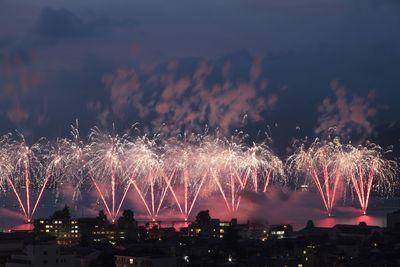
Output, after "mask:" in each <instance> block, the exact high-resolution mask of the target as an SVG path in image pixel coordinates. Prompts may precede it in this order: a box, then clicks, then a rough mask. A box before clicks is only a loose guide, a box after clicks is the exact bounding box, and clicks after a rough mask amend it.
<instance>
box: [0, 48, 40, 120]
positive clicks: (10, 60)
mask: <svg viewBox="0 0 400 267" xmlns="http://www.w3.org/2000/svg"><path fill="white" fill-rule="evenodd" d="M32 57H33V56H32V55H31V57H29V59H24V58H23V57H22V56H21V55H19V54H18V53H13V52H9V51H8V50H3V53H2V54H1V58H2V59H3V60H2V61H3V62H2V64H1V65H0V89H1V90H0V103H1V104H2V109H1V115H3V116H4V115H5V116H6V117H7V118H8V119H9V121H11V122H13V123H15V124H20V123H24V122H26V121H28V119H30V117H31V114H30V113H31V112H30V111H29V110H28V109H27V107H25V106H24V105H23V103H24V100H25V99H26V98H27V97H29V96H31V95H32V94H33V93H34V92H35V91H36V89H37V88H38V86H39V84H40V82H41V75H40V74H39V73H38V72H36V71H35V68H34V67H33V65H32V63H31V62H30V60H31V58H32Z"/></svg>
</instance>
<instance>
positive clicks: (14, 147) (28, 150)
mask: <svg viewBox="0 0 400 267" xmlns="http://www.w3.org/2000/svg"><path fill="white" fill-rule="evenodd" d="M10 137H11V136H10V135H7V136H4V137H3V138H2V140H1V176H2V177H3V178H2V181H3V185H8V186H9V188H10V189H11V191H12V193H13V194H14V196H15V198H16V199H17V202H18V205H19V207H20V209H21V211H22V213H23V215H24V217H25V219H26V221H28V222H30V221H31V220H32V217H33V215H34V214H35V212H36V210H37V208H38V206H39V203H40V201H41V199H42V196H43V193H44V191H45V189H46V188H48V187H51V186H52V185H53V186H54V185H57V184H58V183H61V180H62V178H63V177H62V175H61V170H62V167H63V166H65V164H64V161H63V159H64V157H63V155H64V154H65V153H64V148H65V142H64V141H63V140H61V141H57V142H55V144H53V145H51V144H49V143H47V142H45V140H43V139H42V140H40V141H39V142H37V143H35V144H34V145H32V146H29V145H28V144H27V143H26V141H25V138H24V136H22V135H20V134H19V139H18V141H17V140H11V138H10ZM55 188H56V187H55Z"/></svg>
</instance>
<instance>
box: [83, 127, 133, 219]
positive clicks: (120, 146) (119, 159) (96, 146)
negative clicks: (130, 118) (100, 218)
mask: <svg viewBox="0 0 400 267" xmlns="http://www.w3.org/2000/svg"><path fill="white" fill-rule="evenodd" d="M129 145H130V141H129V136H128V135H123V136H119V135H118V134H107V133H104V132H102V131H100V130H99V129H98V128H93V129H92V131H91V133H90V135H89V144H88V145H87V146H86V148H85V153H86V156H87V158H88V160H87V163H86V164H85V167H86V168H87V169H88V176H89V179H90V180H91V182H92V183H93V185H94V187H95V189H96V191H97V193H98V194H99V196H100V199H101V200H102V202H103V204H104V207H105V208H106V210H107V213H108V214H109V216H110V217H111V220H112V222H114V221H115V220H116V217H117V215H118V213H119V210H120V208H121V206H122V204H123V202H124V200H125V197H126V194H127V192H128V190H129V186H130V180H129V177H127V175H126V173H125V168H124V161H125V159H126V157H127V154H126V151H127V148H128V147H129ZM108 188H109V190H107V189H108ZM117 191H121V192H123V194H122V197H121V198H120V199H119V200H118V199H117V197H118V196H119V194H118V193H117Z"/></svg>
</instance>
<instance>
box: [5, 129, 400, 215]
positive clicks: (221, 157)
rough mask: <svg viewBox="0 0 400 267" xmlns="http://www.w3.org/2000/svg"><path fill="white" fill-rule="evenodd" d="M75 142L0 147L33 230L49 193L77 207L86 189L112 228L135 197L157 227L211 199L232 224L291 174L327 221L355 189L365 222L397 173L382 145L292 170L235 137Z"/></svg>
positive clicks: (303, 159)
mask: <svg viewBox="0 0 400 267" xmlns="http://www.w3.org/2000/svg"><path fill="white" fill-rule="evenodd" d="M134 132H138V131H134ZM71 135H72V137H71V138H70V139H61V140H57V141H55V142H47V141H46V140H44V139H40V140H39V141H38V142H36V143H34V144H33V145H29V144H27V142H26V141H25V139H24V137H23V136H21V135H18V138H16V139H14V138H12V135H10V134H9V135H6V136H3V137H2V138H1V139H0V186H1V188H2V189H3V191H8V192H11V194H13V196H14V198H15V199H16V203H17V204H18V206H19V207H20V210H21V213H22V214H23V216H24V217H25V219H26V220H27V221H31V220H32V218H33V216H34V214H35V212H36V211H37V209H38V207H39V206H40V205H39V203H40V201H41V199H42V197H43V194H44V192H45V191H46V190H47V189H50V188H52V189H54V190H59V189H60V188H61V187H62V186H63V184H66V185H67V186H68V188H72V189H73V194H71V196H72V197H73V199H74V200H76V199H77V198H78V197H79V196H80V192H83V191H85V190H88V189H91V190H92V191H93V192H95V194H96V196H97V200H98V201H99V202H100V203H101V205H102V206H103V207H104V210H105V212H106V213H107V216H108V217H109V218H110V219H111V221H112V222H115V221H116V219H117V217H118V216H119V214H120V212H121V209H122V207H123V206H124V204H126V203H125V199H127V198H129V199H132V198H131V197H130V196H131V195H134V199H135V204H136V205H140V207H141V209H140V210H143V211H144V212H145V214H146V215H145V216H146V217H147V218H148V219H149V220H153V221H155V220H158V219H159V218H161V215H160V214H165V211H173V212H174V213H175V214H176V213H178V214H179V215H178V216H179V217H180V218H179V219H181V220H185V221H186V220H189V219H190V218H191V216H192V213H193V211H194V210H195V209H196V208H197V207H198V205H199V204H200V203H199V202H203V203H204V200H205V199H206V198H209V197H216V198H217V199H219V200H220V204H221V206H223V207H224V212H225V213H226V214H228V215H229V216H233V215H235V214H237V212H238V211H239V210H240V203H241V200H242V198H243V195H248V193H251V192H252V194H257V195H262V194H265V193H268V188H269V187H270V185H271V184H275V185H283V184H286V185H290V184H291V183H292V182H289V181H288V178H287V177H288V176H287V175H285V169H288V172H290V173H292V174H293V176H294V177H302V176H304V177H306V179H304V181H302V184H303V183H309V182H310V183H311V184H312V185H314V186H315V188H316V191H317V192H318V193H319V195H320V197H321V199H322V202H323V205H324V207H325V209H326V211H327V214H328V215H329V216H330V215H332V212H333V210H334V207H335V203H336V202H337V201H338V200H339V199H340V198H341V197H344V193H345V192H347V191H348V190H351V192H353V195H354V196H356V199H357V200H358V202H359V204H360V206H361V210H362V213H363V214H365V213H366V211H367V208H368V203H369V199H370V197H371V192H372V191H378V192H388V191H390V189H391V187H392V182H393V179H394V177H395V174H396V171H397V166H396V164H395V162H393V161H390V160H387V159H385V158H384V152H385V151H383V149H382V148H380V147H379V146H377V145H375V144H372V143H368V144H366V145H364V146H362V145H360V146H353V145H352V144H350V143H349V144H343V143H341V141H340V140H339V139H338V138H335V139H332V140H325V141H322V140H319V139H317V140H315V141H314V142H313V143H312V144H310V145H308V146H307V145H306V144H301V145H300V146H299V147H298V148H297V149H296V151H295V153H294V154H293V155H291V156H290V157H289V158H288V160H287V163H286V165H285V164H283V162H282V161H281V160H280V159H279V158H278V157H277V156H276V155H275V154H274V153H273V151H272V150H271V149H270V147H269V146H268V145H267V143H265V142H263V143H253V144H248V143H246V142H245V140H244V138H242V133H239V134H237V135H235V136H232V137H230V138H225V137H220V136H218V134H215V135H212V134H188V135H179V136H176V137H170V138H162V137H160V136H159V135H155V136H146V135H144V136H142V135H139V134H138V135H136V136H135V135H131V134H125V135H118V134H109V133H107V132H104V131H101V130H99V129H98V128H93V129H92V130H91V132H90V134H89V136H88V138H87V139H86V140H81V138H80V135H79V131H78V129H77V127H72V131H71ZM297 181H299V180H297ZM60 191H62V190H60ZM244 192H245V194H242V193H244ZM341 193H343V194H341ZM214 199H215V198H214ZM163 218H164V217H163Z"/></svg>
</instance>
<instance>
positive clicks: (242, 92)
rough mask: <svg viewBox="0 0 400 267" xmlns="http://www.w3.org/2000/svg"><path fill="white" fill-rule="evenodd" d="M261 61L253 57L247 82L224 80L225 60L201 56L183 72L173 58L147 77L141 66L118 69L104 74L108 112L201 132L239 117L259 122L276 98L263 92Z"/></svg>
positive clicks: (229, 124) (224, 129)
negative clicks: (109, 102)
mask: <svg viewBox="0 0 400 267" xmlns="http://www.w3.org/2000/svg"><path fill="white" fill-rule="evenodd" d="M261 63H262V60H261V58H259V57H257V58H254V60H253V62H252V65H251V67H250V69H249V72H248V78H247V80H238V79H236V80H230V79H228V76H229V73H230V71H231V67H232V66H231V63H229V62H225V63H224V64H223V65H222V66H219V65H216V64H215V63H213V62H210V61H207V60H202V61H200V62H199V63H198V65H197V66H196V68H195V69H194V70H192V71H185V74H184V75H178V73H179V71H178V69H179V67H180V66H179V63H178V62H177V61H175V60H171V61H169V62H167V64H166V70H164V71H162V70H161V71H160V70H157V69H154V70H153V72H152V73H151V75H148V73H143V72H142V71H141V70H140V69H139V70H135V69H128V68H125V67H121V68H118V70H117V71H116V72H115V73H113V74H108V75H106V76H104V77H103V81H104V82H105V84H106V85H107V88H108V90H109V92H110V100H111V106H110V110H111V111H112V114H109V115H110V116H111V115H113V114H114V115H116V116H117V117H123V116H125V115H127V114H129V113H130V112H132V111H133V112H135V115H138V117H139V118H140V119H144V120H149V121H151V124H152V126H153V127H159V126H160V125H163V124H164V123H165V124H166V125H168V127H166V130H167V131H173V130H176V129H179V128H180V127H182V126H184V127H185V128H189V129H192V130H202V127H204V125H206V124H207V125H209V126H211V127H214V128H219V129H220V131H222V132H223V133H228V132H229V131H230V130H232V128H233V127H237V126H240V123H241V122H242V118H243V117H244V116H247V117H248V118H249V120H250V121H260V120H262V117H261V115H260V114H261V112H262V111H265V110H269V109H273V108H274V107H275V106H276V105H277V103H278V96H277V95H276V94H270V93H269V91H268V90H267V84H268V83H267V81H266V80H265V79H263V78H262V67H261ZM215 73H218V75H217V78H216V77H215V76H216V74H215ZM103 109H106V107H104V108H103Z"/></svg>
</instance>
